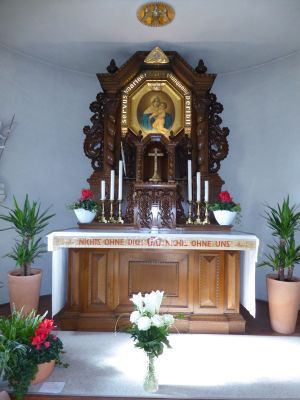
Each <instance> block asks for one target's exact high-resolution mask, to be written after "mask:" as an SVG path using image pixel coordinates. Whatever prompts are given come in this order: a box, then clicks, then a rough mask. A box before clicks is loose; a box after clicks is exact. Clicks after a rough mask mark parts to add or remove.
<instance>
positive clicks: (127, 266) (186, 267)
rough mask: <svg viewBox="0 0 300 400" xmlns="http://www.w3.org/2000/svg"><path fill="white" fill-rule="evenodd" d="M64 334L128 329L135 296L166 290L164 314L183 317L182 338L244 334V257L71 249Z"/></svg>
mask: <svg viewBox="0 0 300 400" xmlns="http://www.w3.org/2000/svg"><path fill="white" fill-rule="evenodd" d="M68 251H69V263H68V295H67V304H66V306H65V307H64V309H63V310H62V311H61V312H60V313H59V314H57V315H56V320H57V322H58V324H59V326H60V328H61V329H63V330H89V331H114V330H115V328H116V325H117V329H120V328H122V327H123V326H125V325H127V326H128V325H129V315H130V312H131V311H132V310H133V307H132V303H131V302H130V300H129V299H130V297H131V296H132V294H134V293H138V292H142V293H146V292H150V291H151V290H164V291H165V295H166V298H165V300H164V303H163V306H162V309H161V312H162V313H165V312H167V313H172V314H173V315H174V316H175V317H176V316H178V315H181V316H182V319H178V320H177V322H176V328H177V329H178V331H179V332H191V333H202V332H203V333H243V332H244V331H245V321H244V319H243V318H242V316H241V315H240V314H239V299H240V252H239V251H231V250H211V251H210V250H205V251H202V250H166V249H159V250H158V249H155V250H154V249H149V250H148V249H132V250H126V249H102V248H77V249H75V248H70V249H69V250H68Z"/></svg>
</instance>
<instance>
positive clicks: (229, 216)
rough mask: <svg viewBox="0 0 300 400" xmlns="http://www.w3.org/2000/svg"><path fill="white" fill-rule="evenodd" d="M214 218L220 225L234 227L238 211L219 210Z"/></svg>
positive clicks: (215, 212)
mask: <svg viewBox="0 0 300 400" xmlns="http://www.w3.org/2000/svg"><path fill="white" fill-rule="evenodd" d="M214 216H215V218H216V220H217V222H218V224H219V225H232V224H233V222H234V219H235V217H236V211H228V210H218V211H214Z"/></svg>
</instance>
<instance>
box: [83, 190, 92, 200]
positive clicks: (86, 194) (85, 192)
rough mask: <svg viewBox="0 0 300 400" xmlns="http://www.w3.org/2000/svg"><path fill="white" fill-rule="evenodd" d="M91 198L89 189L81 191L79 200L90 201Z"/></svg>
mask: <svg viewBox="0 0 300 400" xmlns="http://www.w3.org/2000/svg"><path fill="white" fill-rule="evenodd" d="M92 197H93V192H92V191H91V190H89V189H82V191H81V197H80V200H90V199H91V198H92Z"/></svg>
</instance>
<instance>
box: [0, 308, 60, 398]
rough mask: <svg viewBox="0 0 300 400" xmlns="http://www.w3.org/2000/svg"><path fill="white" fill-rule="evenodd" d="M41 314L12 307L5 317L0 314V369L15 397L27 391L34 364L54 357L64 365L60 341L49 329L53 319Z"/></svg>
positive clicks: (33, 373)
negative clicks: (9, 314) (8, 315)
mask: <svg viewBox="0 0 300 400" xmlns="http://www.w3.org/2000/svg"><path fill="white" fill-rule="evenodd" d="M45 316H46V314H44V315H37V314H36V313H35V311H32V312H30V313H29V314H28V315H24V314H23V310H20V311H16V310H13V312H12V315H11V316H10V317H9V318H0V372H1V376H2V377H3V378H4V379H7V380H8V384H9V386H10V387H11V388H12V389H13V390H14V393H15V396H16V398H17V399H22V398H23V396H24V394H25V393H26V392H27V390H28V387H29V385H30V383H31V381H32V380H33V379H34V377H35V375H36V373H37V371H38V364H41V363H44V362H49V361H51V360H55V362H56V364H59V365H63V366H64V367H66V366H67V364H62V362H61V360H60V356H61V354H62V353H63V344H62V342H61V340H60V339H59V338H58V337H57V336H55V335H53V334H52V333H51V331H52V330H53V329H54V328H55V327H54V321H53V320H51V319H46V318H45Z"/></svg>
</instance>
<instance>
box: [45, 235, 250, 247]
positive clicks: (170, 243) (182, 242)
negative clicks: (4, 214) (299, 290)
mask: <svg viewBox="0 0 300 400" xmlns="http://www.w3.org/2000/svg"><path fill="white" fill-rule="evenodd" d="M61 247H64V248H66V247H67V248H89V247H94V248H132V249H137V248H140V249H147V248H159V249H172V250H176V249H177V250H180V249H195V250H197V249H199V250H216V249H220V250H222V249H223V250H251V249H253V250H254V249H256V241H255V240H248V239H245V240H241V239H233V240H222V239H220V240H219V239H217V240H216V239H213V240H212V239H205V238H204V239H165V238H160V237H156V236H149V237H146V238H141V237H130V238H127V237H126V238H111V237H106V238H105V237H104V238H103V237H101V238H95V237H88V238H87V237H82V238H80V237H75V236H74V237H68V238H66V237H59V236H57V237H54V238H53V249H54V250H58V249H59V248H61Z"/></svg>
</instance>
